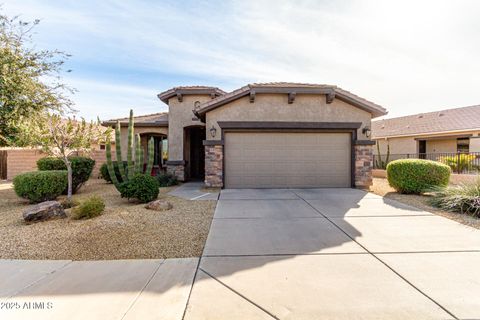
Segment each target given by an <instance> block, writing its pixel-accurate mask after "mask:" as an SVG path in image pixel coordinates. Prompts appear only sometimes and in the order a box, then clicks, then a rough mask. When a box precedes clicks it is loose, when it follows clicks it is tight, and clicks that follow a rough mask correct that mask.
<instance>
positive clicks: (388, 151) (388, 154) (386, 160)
mask: <svg viewBox="0 0 480 320" xmlns="http://www.w3.org/2000/svg"><path fill="white" fill-rule="evenodd" d="M389 159H390V143H389V142H388V140H387V158H386V159H385V164H388V160H389Z"/></svg>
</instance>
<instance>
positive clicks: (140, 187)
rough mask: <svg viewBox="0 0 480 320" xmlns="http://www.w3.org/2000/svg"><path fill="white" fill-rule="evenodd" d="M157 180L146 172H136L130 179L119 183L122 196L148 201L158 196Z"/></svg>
mask: <svg viewBox="0 0 480 320" xmlns="http://www.w3.org/2000/svg"><path fill="white" fill-rule="evenodd" d="M158 188H159V186H158V181H157V179H155V178H154V177H152V176H150V175H147V174H136V175H134V176H133V178H132V179H130V180H128V181H126V182H123V183H121V184H120V188H119V189H120V194H121V196H122V198H128V199H129V200H130V199H137V200H139V201H140V202H150V201H152V200H155V199H157V197H158V192H159V190H158Z"/></svg>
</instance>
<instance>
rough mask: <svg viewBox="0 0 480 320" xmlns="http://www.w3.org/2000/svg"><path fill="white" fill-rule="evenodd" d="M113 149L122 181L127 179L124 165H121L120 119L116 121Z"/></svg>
mask: <svg viewBox="0 0 480 320" xmlns="http://www.w3.org/2000/svg"><path fill="white" fill-rule="evenodd" d="M115 150H116V152H117V165H118V170H119V172H120V176H121V177H122V181H127V175H126V173H125V167H124V166H123V160H122V141H121V131H120V121H117V126H116V127H115Z"/></svg>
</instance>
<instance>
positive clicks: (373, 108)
mask: <svg viewBox="0 0 480 320" xmlns="http://www.w3.org/2000/svg"><path fill="white" fill-rule="evenodd" d="M258 88H261V89H272V90H275V89H287V90H288V89H292V91H302V89H303V91H304V92H306V91H308V90H309V89H311V90H315V89H319V90H322V91H323V92H331V93H334V94H335V97H338V98H340V99H342V100H345V101H347V102H349V103H352V104H354V105H356V106H358V107H361V108H364V109H365V110H368V111H369V112H371V113H372V115H373V116H374V117H378V116H382V115H385V114H386V113H387V110H386V109H385V108H383V107H381V106H379V105H378V104H375V103H373V102H371V101H368V100H367V99H364V98H361V97H359V96H357V95H355V94H353V93H351V92H349V91H347V90H344V89H342V88H339V87H337V86H334V85H328V84H314V83H296V82H266V83H251V84H248V85H246V86H244V87H241V88H239V89H236V90H233V91H232V92H229V93H226V94H223V95H221V96H219V97H217V98H215V99H212V100H210V101H207V102H205V103H203V104H201V105H200V106H198V107H197V108H196V109H195V111H196V112H197V113H198V114H200V115H202V114H204V113H205V112H206V111H209V110H211V109H214V108H216V107H218V106H221V105H223V104H225V103H228V102H230V101H232V100H235V99H238V98H241V97H243V96H246V95H247V94H249V93H250V91H255V89H258ZM317 92H318V90H317ZM297 93H298V92H297Z"/></svg>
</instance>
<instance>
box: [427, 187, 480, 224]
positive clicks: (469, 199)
mask: <svg viewBox="0 0 480 320" xmlns="http://www.w3.org/2000/svg"><path fill="white" fill-rule="evenodd" d="M431 202H432V204H433V205H434V206H436V207H439V208H441V209H444V210H447V211H454V212H459V213H465V214H469V215H472V216H474V217H480V179H478V180H477V182H476V183H469V184H463V185H458V186H449V187H446V188H438V189H437V190H436V191H435V192H434V196H433V198H432V201H431Z"/></svg>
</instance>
